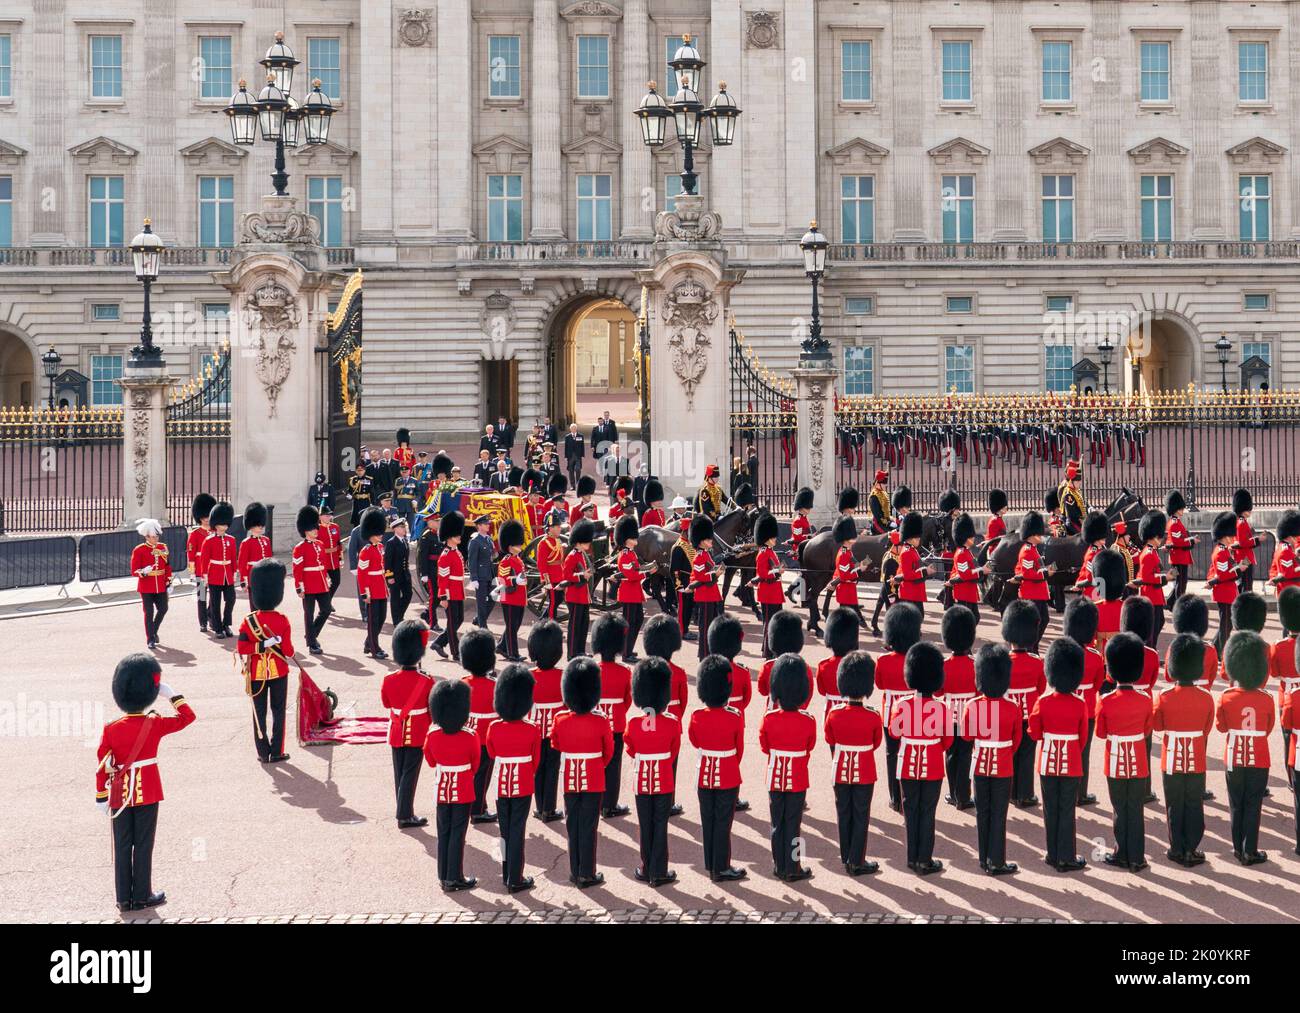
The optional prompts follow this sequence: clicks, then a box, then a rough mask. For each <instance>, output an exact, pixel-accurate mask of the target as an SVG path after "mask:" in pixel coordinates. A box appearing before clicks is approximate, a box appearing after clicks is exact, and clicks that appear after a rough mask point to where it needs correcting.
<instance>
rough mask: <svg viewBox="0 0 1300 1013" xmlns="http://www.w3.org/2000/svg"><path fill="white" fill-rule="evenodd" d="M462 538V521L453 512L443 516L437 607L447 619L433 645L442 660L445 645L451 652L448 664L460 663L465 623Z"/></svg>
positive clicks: (461, 518)
mask: <svg viewBox="0 0 1300 1013" xmlns="http://www.w3.org/2000/svg"><path fill="white" fill-rule="evenodd" d="M464 535H465V518H464V516H463V515H462V514H461V513H460V512H459V511H456V510H452V511H450V512H448V513H445V514H443V516H442V520H440V521H439V522H438V541H440V542H442V546H443V548H442V555H440V556H439V557H438V604H439V605H440V606H441V607H442V610H443V612H444V613H445V614H446V616H447V625H446V626H445V627H443V631H442V632H441V633H439V634H438V636H437V637H436V638H435V639H434V641H433V645H432V646H433V649H434V650H435V651H437V652H438V654H439V655H440V656H441V657H443V658H445V657H447V652H446V651H444V650H443V645H444V644H446V645H448V646H449V647H450V648H451V660H452V661H456V662H459V661H460V624H461V623H462V622H464V621H465V584H466V582H467V581H468V580H469V578H468V577H467V576H466V574H465V557H464V556H462V555H461V552H460V540H461V538H462V537H464Z"/></svg>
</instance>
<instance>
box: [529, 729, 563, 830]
mask: <svg viewBox="0 0 1300 1013" xmlns="http://www.w3.org/2000/svg"><path fill="white" fill-rule="evenodd" d="M535 781H536V784H535V792H536V795H537V812H538V814H540V815H545V814H546V813H553V812H555V799H556V795H557V793H558V792H559V787H560V753H559V750H557V749H555V748H553V747H552V746H551V740H550V739H542V756H541V759H540V760H538V761H537V775H536V778H535Z"/></svg>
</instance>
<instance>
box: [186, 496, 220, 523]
mask: <svg viewBox="0 0 1300 1013" xmlns="http://www.w3.org/2000/svg"><path fill="white" fill-rule="evenodd" d="M216 505H217V497H215V496H213V495H212V494H211V493H206V492H201V493H199V494H198V495H197V496H195V497H194V502H193V503H192V504H190V516H191V517H193V518H194V523H195V524H197V523H198V522H199V521H202V520H206V519H207V517H208V515H209V514H211V513H212V508H213V507H214V506H216Z"/></svg>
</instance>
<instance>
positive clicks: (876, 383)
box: [840, 344, 880, 397]
mask: <svg viewBox="0 0 1300 1013" xmlns="http://www.w3.org/2000/svg"><path fill="white" fill-rule="evenodd" d="M855 354H861V355H864V356H865V357H866V358H868V359H869V360H870V362H869V363H868V364H867V368H866V372H867V374H868V377H869V383H868V384H867V388H868V389H866V390H851V389H850V388H849V376H850V370H849V359H850V358H851V357H852V356H853V355H855ZM840 361H841V364H842V365H843V367H844V384H843V387H844V395H845V396H846V397H874V396H875V394H876V391H877V390H878V389H879V387H880V357H879V355H878V354H877V352H876V346H875V345H873V344H865V345H845V346H844V352H843V355H842V356H841V360H840Z"/></svg>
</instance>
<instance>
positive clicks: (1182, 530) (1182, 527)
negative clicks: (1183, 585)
mask: <svg viewBox="0 0 1300 1013" xmlns="http://www.w3.org/2000/svg"><path fill="white" fill-rule="evenodd" d="M1165 544H1166V545H1167V546H1168V547H1169V565H1170V566H1191V564H1192V538H1191V535H1189V534H1188V533H1187V525H1186V524H1184V523H1183V519H1182V518H1181V517H1171V518H1169V528H1168V530H1167V532H1166V539H1165Z"/></svg>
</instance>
